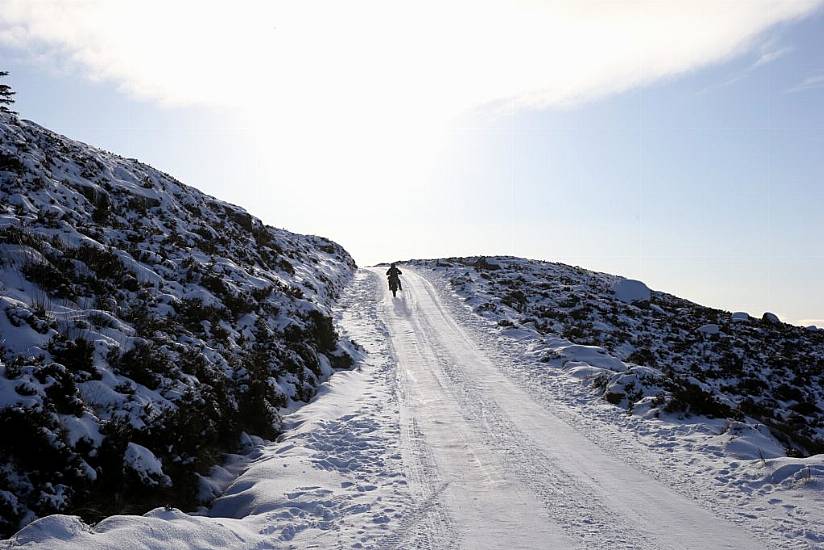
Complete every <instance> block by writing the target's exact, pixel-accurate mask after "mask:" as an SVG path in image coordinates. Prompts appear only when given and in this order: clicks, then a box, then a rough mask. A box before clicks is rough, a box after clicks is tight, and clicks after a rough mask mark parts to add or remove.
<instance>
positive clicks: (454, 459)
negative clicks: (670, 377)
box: [0, 269, 801, 550]
mask: <svg viewBox="0 0 824 550" xmlns="http://www.w3.org/2000/svg"><path fill="white" fill-rule="evenodd" d="M403 282H404V291H403V293H402V294H400V295H399V296H398V297H397V298H393V297H392V295H391V294H390V293H389V292H388V290H386V289H385V283H384V281H383V275H382V273H381V272H380V270H378V269H375V270H372V272H370V271H366V270H362V271H360V272H359V273H357V275H356V276H355V279H354V281H353V283H352V285H350V287H349V288H348V289H347V291H346V293H345V295H344V296H343V297H342V300H341V302H340V303H339V305H338V307H337V310H336V315H335V317H336V320H337V324H338V329H339V330H340V331H341V333H342V335H344V336H346V337H348V338H352V339H354V340H355V341H357V342H358V343H359V344H360V345H361V346H362V348H363V350H364V351H365V353H364V354H362V356H361V357H360V358H359V362H358V365H357V368H355V369H353V370H351V371H347V372H341V373H337V374H335V375H334V376H333V377H332V378H331V379H330V380H329V381H328V382H326V383H324V384H323V386H322V388H321V391H320V394H319V396H318V397H317V398H316V399H315V400H313V401H312V402H311V403H309V404H307V405H304V406H302V407H300V408H298V409H297V410H295V411H294V412H292V413H290V414H288V415H286V417H285V421H286V424H287V426H288V430H287V431H286V433H285V434H284V435H283V436H282V437H281V438H280V439H279V440H278V441H277V442H272V443H270V444H268V445H266V446H264V447H262V448H260V449H259V451H258V452H256V453H255V454H254V456H250V457H249V458H250V459H253V460H252V462H251V463H250V464H249V465H248V468H247V469H246V471H245V472H243V473H242V474H241V475H240V476H239V477H238V478H237V479H235V480H234V482H232V483H231V484H230V485H229V486H228V488H227V489H226V490H225V492H224V494H223V496H221V497H220V498H219V499H217V500H216V501H215V502H214V504H213V506H212V508H211V509H210V510H203V511H202V514H201V515H193V514H185V513H183V512H181V511H179V510H164V509H163V508H158V509H156V510H153V511H151V512H149V513H147V514H146V515H144V516H113V517H110V518H108V519H106V520H104V521H102V522H100V523H99V524H97V525H95V526H94V527H89V526H87V525H85V524H83V523H82V522H81V521H80V520H79V519H78V518H76V517H72V516H57V515H55V516H49V517H46V518H43V519H41V520H38V521H36V522H34V523H32V524H30V525H29V526H28V527H27V528H25V529H24V530H23V531H21V532H20V533H18V535H17V536H16V537H14V539H12V540H10V541H7V542H8V547H9V548H19V547H22V548H36V549H38V550H39V549H49V550H55V549H59V550H76V549H82V550H110V549H126V548H128V549H164V550H165V549H170V548H175V549H198V550H203V549H215V550H217V549H225V548H232V549H234V548H237V549H252V548H254V549H258V550H280V549H299V548H300V549H302V548H363V549H366V548H369V549H397V550H401V549H403V550H406V549H423V550H441V549H462V548H466V549H473V550H474V549H484V548H489V549H493V548H494V549H563V550H567V549H571V548H617V549H621V548H624V549H629V548H632V549H636V548H637V549H665V548H666V549H670V548H673V549H687V548H694V549H699V548H700V549H721V548H742V549H748V550H750V549H760V548H766V547H767V546H766V545H765V544H764V543H762V542H760V541H758V540H756V539H753V538H750V535H749V534H748V533H747V531H746V530H745V529H744V528H743V527H741V526H739V525H733V524H732V523H728V522H726V521H724V520H722V519H719V518H718V517H717V514H712V513H711V512H708V511H707V510H705V509H704V508H703V507H702V506H701V505H699V504H698V502H696V501H694V500H691V499H689V498H687V497H685V496H683V495H680V494H678V493H676V492H675V491H674V490H672V489H671V488H670V487H669V486H668V485H666V484H665V483H663V482H661V481H657V480H655V479H653V478H652V477H649V476H648V475H647V474H644V473H641V472H639V471H638V470H637V469H636V468H633V467H632V466H630V465H629V464H627V462H626V461H625V460H622V459H620V458H616V456H617V454H616V452H615V449H613V448H611V447H609V446H608V445H600V444H596V443H593V441H592V438H587V437H586V436H585V435H584V434H583V431H582V429H581V428H580V427H578V428H573V427H571V425H570V424H569V423H568V422H569V418H567V417H568V416H570V415H580V411H579V410H578V409H576V408H575V407H569V406H567V407H564V406H563V404H556V405H557V407H560V408H557V407H556V408H557V410H556V408H552V407H550V404H548V403H547V402H542V401H541V400H539V399H537V398H536V397H535V394H534V393H533V394H532V395H531V396H530V393H529V392H528V391H527V390H526V389H525V387H524V384H525V382H523V381H515V380H522V379H520V378H517V379H516V378H513V377H511V376H510V375H507V374H504V373H505V372H509V371H508V370H507V369H506V368H504V367H507V363H506V361H507V359H506V358H505V356H503V355H501V356H498V355H496V350H497V349H498V346H499V344H500V343H499V342H497V341H486V342H483V346H481V345H479V342H478V341H476V340H474V339H473V338H475V337H474V336H473V334H474V333H472V332H470V329H468V328H467V326H468V325H466V323H467V321H466V320H463V319H462V320H461V322H458V321H456V318H455V317H454V316H453V315H454V314H453V313H451V312H450V309H448V308H447V307H446V306H445V302H444V299H443V298H442V297H441V295H439V293H438V292H437V291H436V290H435V288H434V287H433V285H432V284H431V283H430V282H429V281H428V280H426V279H425V278H423V277H422V276H420V275H418V274H416V273H414V272H412V271H411V270H406V273H405V275H404V281H403ZM491 357H495V359H494V360H493V359H491ZM553 411H554V413H553ZM561 413H563V414H564V416H563V418H565V419H566V420H567V422H565V421H563V420H561V419H560V418H559V416H560V415H561ZM592 429H596V428H595V427H593V428H592ZM588 435H591V434H588ZM625 458H626V457H625ZM3 544H4V543H2V542H0V548H3V547H4V546H3ZM793 548H801V546H793Z"/></svg>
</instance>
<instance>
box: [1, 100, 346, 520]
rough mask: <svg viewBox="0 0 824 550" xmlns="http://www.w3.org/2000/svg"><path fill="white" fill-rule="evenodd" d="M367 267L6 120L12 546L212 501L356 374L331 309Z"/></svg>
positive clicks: (125, 162) (6, 430)
mask: <svg viewBox="0 0 824 550" xmlns="http://www.w3.org/2000/svg"><path fill="white" fill-rule="evenodd" d="M354 269H355V264H354V262H353V260H352V259H351V257H350V256H349V255H348V254H347V253H346V252H345V251H344V250H343V249H342V248H341V247H340V246H338V245H337V244H335V243H333V242H331V241H329V240H326V239H323V238H320V237H314V236H303V235H296V234H293V233H289V232H288V231H284V230H281V229H275V228H272V227H268V226H265V225H264V224H262V223H261V222H260V220H258V219H256V218H254V217H252V216H251V215H250V214H248V213H247V212H245V211H244V210H243V209H241V208H238V207H236V206H233V205H230V204H227V203H224V202H221V201H219V200H216V199H214V198H212V197H209V196H206V195H204V194H202V193H200V192H199V191H197V190H196V189H193V188H191V187H188V186H186V185H183V184H182V183H180V182H178V181H177V180H175V179H174V178H172V177H170V176H168V175H166V174H164V173H162V172H159V171H157V170H155V169H153V168H151V167H149V166H146V165H144V164H141V163H140V162H138V161H136V160H132V159H125V158H122V157H119V156H117V155H114V154H111V153H107V152H105V151H101V150H99V149H95V148H93V147H90V146H87V145H85V144H82V143H79V142H76V141H72V140H70V139H67V138H65V137H62V136H60V135H57V134H55V133H53V132H50V131H48V130H46V129H44V128H42V127H40V126H38V125H36V124H34V123H32V122H28V121H22V120H17V119H15V118H14V117H12V116H10V115H7V114H3V113H0V535H2V534H9V533H11V532H13V531H15V530H16V529H17V528H18V527H19V526H20V525H21V524H25V523H28V522H29V521H31V520H32V519H34V518H35V517H37V516H43V515H46V514H49V513H53V512H58V511H61V512H71V513H79V514H81V515H83V516H84V517H86V518H90V519H95V518H100V517H103V516H106V515H109V514H111V513H114V512H124V511H125V512H141V511H144V510H147V509H149V508H152V507H154V506H156V505H158V504H165V503H169V504H174V505H175V506H179V507H183V508H185V507H187V506H193V505H194V504H196V503H197V502H198V500H199V499H207V498H209V497H210V496H211V495H209V494H208V491H207V492H205V493H204V484H203V483H200V474H205V473H206V472H207V471H208V469H209V467H210V466H211V465H212V464H214V463H215V462H217V461H218V460H219V459H220V457H221V455H222V453H224V452H226V451H228V450H231V449H235V448H237V447H239V446H240V445H242V444H243V442H244V438H245V440H247V441H248V435H243V434H249V435H259V436H262V437H267V438H271V437H273V436H274V435H276V433H277V431H278V429H279V415H278V409H279V408H282V407H284V406H287V405H288V404H289V403H290V402H291V401H292V400H298V401H303V400H308V399H309V398H310V397H311V396H312V395H313V394H314V391H315V389H316V387H317V386H318V384H319V383H320V382H321V381H322V380H323V379H325V378H326V377H328V376H329V374H330V373H331V372H332V370H333V368H335V367H346V366H348V365H349V364H350V363H351V359H350V358H349V355H347V353H346V352H345V351H344V349H343V348H342V347H341V345H340V344H339V342H338V336H337V334H336V333H335V330H334V328H333V325H332V322H331V319H330V316H329V312H330V307H331V305H332V303H333V301H334V300H335V298H336V296H337V294H338V292H339V291H340V289H341V288H342V287H343V285H344V284H345V283H346V282H347V281H348V280H349V279H350V277H351V275H352V273H353V271H354Z"/></svg>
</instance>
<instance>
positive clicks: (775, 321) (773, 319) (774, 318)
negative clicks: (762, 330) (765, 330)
mask: <svg viewBox="0 0 824 550" xmlns="http://www.w3.org/2000/svg"><path fill="white" fill-rule="evenodd" d="M761 320H762V321H764V322H765V323H769V324H771V325H780V324H781V319H779V318H778V315H776V314H775V313H770V312H769V311H768V312H766V313H765V314H764V315H763V316H762V317H761Z"/></svg>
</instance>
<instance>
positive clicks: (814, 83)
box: [786, 73, 824, 94]
mask: <svg viewBox="0 0 824 550" xmlns="http://www.w3.org/2000/svg"><path fill="white" fill-rule="evenodd" d="M821 88H824V73H819V74H813V75H810V76H808V77H806V78H805V79H804V80H802V81H801V82H799V83H798V84H796V85H795V86H793V87H791V88H787V90H786V93H788V94H792V93H796V92H805V91H807V90H819V89H821Z"/></svg>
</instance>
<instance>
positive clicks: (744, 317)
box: [730, 311, 750, 323]
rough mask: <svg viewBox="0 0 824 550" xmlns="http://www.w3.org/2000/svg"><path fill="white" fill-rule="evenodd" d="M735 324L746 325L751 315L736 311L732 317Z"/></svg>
mask: <svg viewBox="0 0 824 550" xmlns="http://www.w3.org/2000/svg"><path fill="white" fill-rule="evenodd" d="M730 319H732V322H733V323H744V322H747V321H749V320H750V314H749V313H747V312H745V311H736V312H735V313H733V314H732V316H731V317H730Z"/></svg>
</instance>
